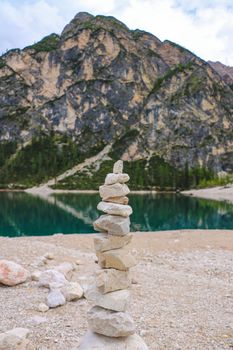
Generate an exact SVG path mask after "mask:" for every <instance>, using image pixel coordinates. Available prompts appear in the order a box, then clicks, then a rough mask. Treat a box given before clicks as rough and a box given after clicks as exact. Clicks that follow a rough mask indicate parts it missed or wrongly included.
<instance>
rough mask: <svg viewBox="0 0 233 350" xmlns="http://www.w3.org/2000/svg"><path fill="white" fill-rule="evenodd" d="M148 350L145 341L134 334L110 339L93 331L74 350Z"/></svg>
mask: <svg viewBox="0 0 233 350" xmlns="http://www.w3.org/2000/svg"><path fill="white" fill-rule="evenodd" d="M91 349H95V350H148V347H147V346H146V344H145V342H144V341H143V339H142V338H141V337H140V336H139V335H137V334H133V335H130V336H128V337H123V338H122V337H121V338H110V337H105V336H104V335H100V334H97V333H94V332H91V331H88V332H87V333H86V334H85V335H84V337H83V338H82V339H81V342H80V344H79V346H78V348H74V349H72V350H91Z"/></svg>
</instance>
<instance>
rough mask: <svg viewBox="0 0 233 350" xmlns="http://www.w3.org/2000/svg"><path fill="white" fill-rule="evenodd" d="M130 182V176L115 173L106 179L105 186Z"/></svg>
mask: <svg viewBox="0 0 233 350" xmlns="http://www.w3.org/2000/svg"><path fill="white" fill-rule="evenodd" d="M127 181H129V175H128V174H114V173H110V174H108V175H107V176H106V178H105V182H104V184H105V185H113V184H116V183H118V182H119V183H121V184H123V183H125V182H127Z"/></svg>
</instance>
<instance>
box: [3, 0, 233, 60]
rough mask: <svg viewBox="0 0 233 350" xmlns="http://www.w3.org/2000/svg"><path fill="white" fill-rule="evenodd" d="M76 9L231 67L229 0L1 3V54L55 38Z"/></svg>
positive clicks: (232, 22)
mask: <svg viewBox="0 0 233 350" xmlns="http://www.w3.org/2000/svg"><path fill="white" fill-rule="evenodd" d="M80 11H87V12H89V13H91V14H94V15H97V14H102V15H112V16H115V17H117V18H118V19H120V20H121V21H122V22H124V23H125V24H126V25H127V26H128V27H129V28H130V29H136V28H139V29H143V30H146V31H148V32H151V33H153V34H154V35H156V36H157V37H158V38H159V39H160V40H165V39H169V40H171V41H174V42H176V43H178V44H180V45H182V46H184V47H186V48H187V49H189V50H191V51H193V52H194V53H195V54H197V55H198V56H200V57H201V58H203V59H205V60H212V61H221V62H223V63H225V64H227V65H231V66H233V0H0V52H5V51H6V50H7V49H11V48H15V47H19V48H23V47H24V46H27V45H30V44H33V43H34V42H36V41H39V40H40V39H41V38H42V37H44V36H45V35H48V34H50V33H52V32H55V33H58V34H59V33H60V32H61V31H62V29H63V27H64V26H65V25H66V24H67V23H68V22H69V21H70V20H71V19H72V18H73V17H74V16H75V14H76V13H78V12H80Z"/></svg>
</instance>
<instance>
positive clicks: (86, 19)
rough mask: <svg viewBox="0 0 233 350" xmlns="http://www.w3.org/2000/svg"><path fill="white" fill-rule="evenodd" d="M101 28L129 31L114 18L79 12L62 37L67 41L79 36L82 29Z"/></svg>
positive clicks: (64, 30) (66, 27)
mask: <svg viewBox="0 0 233 350" xmlns="http://www.w3.org/2000/svg"><path fill="white" fill-rule="evenodd" d="M99 28H104V29H109V30H114V29H115V30H123V31H129V29H128V27H127V26H126V25H125V24H124V23H122V22H121V21H119V20H118V19H116V18H115V17H113V16H102V15H97V16H93V15H91V14H89V13H87V12H79V13H77V15H76V16H75V17H74V18H73V19H72V20H71V22H70V23H69V24H67V25H66V26H65V28H64V29H63V31H62V33H61V37H62V38H63V39H66V38H68V37H70V36H73V35H75V34H77V32H78V31H80V30H81V29H92V30H95V29H99Z"/></svg>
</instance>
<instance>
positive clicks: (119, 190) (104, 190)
mask: <svg viewBox="0 0 233 350" xmlns="http://www.w3.org/2000/svg"><path fill="white" fill-rule="evenodd" d="M129 192H130V190H129V187H128V186H127V185H125V184H120V183H116V184H113V185H102V186H100V187H99V193H100V197H101V198H103V200H106V199H108V198H109V197H121V196H123V197H124V196H127V194H128V193H129Z"/></svg>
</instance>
